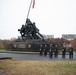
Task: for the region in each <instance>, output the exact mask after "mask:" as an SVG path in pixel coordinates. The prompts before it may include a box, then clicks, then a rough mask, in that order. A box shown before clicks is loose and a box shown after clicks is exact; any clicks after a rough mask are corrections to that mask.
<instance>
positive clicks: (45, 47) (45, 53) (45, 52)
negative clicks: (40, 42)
mask: <svg viewBox="0 0 76 75" xmlns="http://www.w3.org/2000/svg"><path fill="white" fill-rule="evenodd" d="M44 56H47V45H46V44H45V45H44Z"/></svg>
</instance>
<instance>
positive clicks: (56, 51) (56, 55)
mask: <svg viewBox="0 0 76 75" xmlns="http://www.w3.org/2000/svg"><path fill="white" fill-rule="evenodd" d="M54 51H55V58H57V57H58V45H57V44H56V45H55V50H54Z"/></svg>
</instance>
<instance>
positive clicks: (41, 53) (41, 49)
mask: <svg viewBox="0 0 76 75" xmlns="http://www.w3.org/2000/svg"><path fill="white" fill-rule="evenodd" d="M42 55H43V45H42V44H41V45H40V56H42Z"/></svg>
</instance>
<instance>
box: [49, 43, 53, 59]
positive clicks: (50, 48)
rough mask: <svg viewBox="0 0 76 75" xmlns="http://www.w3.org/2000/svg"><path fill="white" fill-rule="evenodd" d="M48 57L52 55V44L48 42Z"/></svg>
mask: <svg viewBox="0 0 76 75" xmlns="http://www.w3.org/2000/svg"><path fill="white" fill-rule="evenodd" d="M49 57H50V58H52V57H53V51H52V44H50V46H49Z"/></svg>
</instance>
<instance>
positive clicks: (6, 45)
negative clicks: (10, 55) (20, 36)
mask: <svg viewBox="0 0 76 75" xmlns="http://www.w3.org/2000/svg"><path fill="white" fill-rule="evenodd" d="M14 41H16V40H13V41H12V40H0V49H12V47H13V45H12V43H13V42H14ZM47 41H49V42H50V43H51V44H58V48H59V49H61V48H62V47H63V44H66V46H68V45H69V44H71V45H72V47H73V48H74V49H75V50H76V39H74V40H65V39H63V38H51V39H47Z"/></svg>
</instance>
